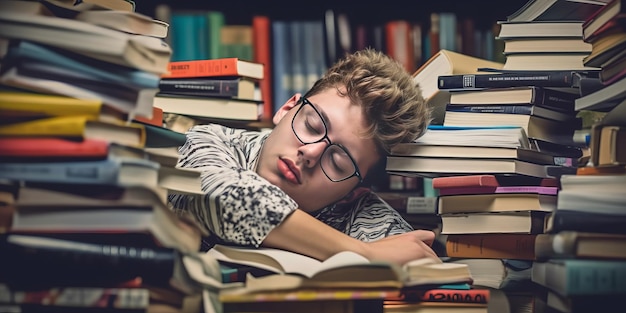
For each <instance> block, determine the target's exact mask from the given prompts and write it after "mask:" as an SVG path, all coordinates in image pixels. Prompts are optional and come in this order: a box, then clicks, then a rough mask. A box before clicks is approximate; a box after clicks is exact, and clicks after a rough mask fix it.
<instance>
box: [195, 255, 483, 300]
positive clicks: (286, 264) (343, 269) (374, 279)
mask: <svg viewBox="0 0 626 313" xmlns="http://www.w3.org/2000/svg"><path fill="white" fill-rule="evenodd" d="M207 254H208V255H210V256H212V257H214V258H215V259H217V260H218V261H220V262H222V263H227V264H242V265H247V266H255V267H258V268H261V269H265V270H268V271H272V272H274V273H276V274H275V275H267V276H263V277H259V278H252V277H249V278H248V279H247V282H246V290H247V291H248V292H250V291H253V290H271V289H275V290H280V289H289V288H305V287H316V288H317V287H322V288H324V287H327V288H330V287H333V288H334V287H346V288H350V287H351V288H381V287H382V288H384V287H389V288H399V287H403V286H413V285H429V284H446V283H457V282H471V275H469V274H470V273H469V271H467V267H466V266H456V265H451V264H448V263H442V262H441V261H439V260H435V259H430V258H424V259H418V260H414V261H411V262H409V263H407V264H405V265H403V266H402V267H400V266H398V265H395V264H392V263H388V262H377V261H370V260H368V259H366V258H365V257H363V256H361V255H359V254H356V253H354V252H350V251H343V252H339V253H337V254H335V255H334V256H331V257H330V258H328V259H326V260H324V261H323V262H320V261H319V260H317V259H313V258H311V257H308V256H305V255H301V254H297V253H293V252H289V251H285V250H279V249H270V248H260V249H258V248H244V247H235V246H224V245H216V246H215V247H214V248H212V249H211V250H209V251H208V252H207Z"/></svg>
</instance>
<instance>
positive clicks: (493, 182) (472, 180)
mask: <svg viewBox="0 0 626 313" xmlns="http://www.w3.org/2000/svg"><path fill="white" fill-rule="evenodd" d="M498 186H500V184H499V183H498V180H497V179H496V177H495V176H494V175H466V176H448V177H435V178H433V188H435V189H443V188H449V187H498Z"/></svg>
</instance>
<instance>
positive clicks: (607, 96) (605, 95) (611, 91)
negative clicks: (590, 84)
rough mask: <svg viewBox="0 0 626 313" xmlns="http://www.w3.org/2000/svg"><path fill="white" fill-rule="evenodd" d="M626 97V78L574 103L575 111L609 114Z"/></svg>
mask: <svg viewBox="0 0 626 313" xmlns="http://www.w3.org/2000/svg"><path fill="white" fill-rule="evenodd" d="M625 97H626V76H625V77H623V78H620V79H619V80H617V81H615V82H612V83H611V84H609V85H606V86H604V87H603V88H601V89H599V90H596V91H594V92H592V93H589V94H586V95H583V96H581V97H579V98H577V99H576V100H575V101H574V109H575V110H576V111H580V110H591V111H602V112H607V111H610V110H611V109H613V108H614V107H616V106H617V105H618V104H619V103H620V102H622V101H623V100H624V98H625Z"/></svg>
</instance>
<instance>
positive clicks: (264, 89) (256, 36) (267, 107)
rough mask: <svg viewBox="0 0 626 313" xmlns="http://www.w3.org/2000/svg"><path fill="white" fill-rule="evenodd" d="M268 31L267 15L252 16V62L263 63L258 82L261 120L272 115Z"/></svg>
mask: <svg viewBox="0 0 626 313" xmlns="http://www.w3.org/2000/svg"><path fill="white" fill-rule="evenodd" d="M270 32H271V22H270V19H269V17H267V16H264V15H255V16H253V17H252V46H253V48H254V49H253V51H254V62H257V63H261V64H263V65H264V67H263V71H264V73H263V79H262V80H261V81H260V82H259V87H260V88H261V97H263V99H262V100H263V115H262V116H261V120H263V121H271V120H272V117H273V116H274V104H273V102H272V63H271V60H272V41H271V37H270Z"/></svg>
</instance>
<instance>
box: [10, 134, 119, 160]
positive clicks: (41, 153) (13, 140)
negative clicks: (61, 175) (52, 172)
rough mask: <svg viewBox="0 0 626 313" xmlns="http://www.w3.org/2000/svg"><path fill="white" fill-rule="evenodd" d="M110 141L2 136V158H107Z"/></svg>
mask: <svg viewBox="0 0 626 313" xmlns="http://www.w3.org/2000/svg"><path fill="white" fill-rule="evenodd" d="M108 154H109V142H107V141H104V140H96V139H84V140H79V141H77V140H68V139H62V138H56V137H5V138H0V159H2V160H8V159H16V160H23V159H33V158H45V159H46V160H50V159H55V158H58V159H64V158H77V157H78V158H106V157H107V156H108Z"/></svg>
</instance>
